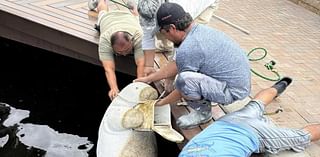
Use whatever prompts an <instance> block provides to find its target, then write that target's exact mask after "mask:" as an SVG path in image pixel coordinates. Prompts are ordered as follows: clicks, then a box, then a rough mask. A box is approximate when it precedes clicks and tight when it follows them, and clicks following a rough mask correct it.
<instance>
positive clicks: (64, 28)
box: [0, 1, 98, 43]
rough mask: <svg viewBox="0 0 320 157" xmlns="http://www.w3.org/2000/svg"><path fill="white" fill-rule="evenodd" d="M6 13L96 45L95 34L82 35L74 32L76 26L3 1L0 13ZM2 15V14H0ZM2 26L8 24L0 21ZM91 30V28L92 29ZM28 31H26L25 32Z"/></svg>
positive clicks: (76, 31) (77, 31)
mask: <svg viewBox="0 0 320 157" xmlns="http://www.w3.org/2000/svg"><path fill="white" fill-rule="evenodd" d="M1 10H2V11H4V10H5V12H8V13H10V14H13V15H16V16H19V17H23V18H25V19H27V20H29V21H32V22H36V23H39V24H42V25H46V26H50V27H51V28H53V29H57V30H59V31H61V32H65V33H67V34H70V35H73V36H76V37H79V38H82V39H84V40H87V41H89V42H94V43H98V38H97V33H94V34H88V33H87V32H86V33H83V32H81V31H79V30H75V29H74V28H75V27H76V25H74V24H65V23H66V22H65V21H63V20H59V19H55V18H52V17H51V18H50V16H48V15H43V14H39V13H38V12H36V11H33V10H32V9H28V8H26V7H23V6H20V5H16V4H13V3H10V2H7V1H3V2H2V3H1V4H0V11H1ZM1 14H2V13H1ZM2 22H3V23H4V24H5V23H8V21H2ZM92 30H93V28H92ZM25 31H28V30H25Z"/></svg>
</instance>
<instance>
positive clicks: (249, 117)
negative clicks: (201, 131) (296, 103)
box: [219, 100, 311, 154]
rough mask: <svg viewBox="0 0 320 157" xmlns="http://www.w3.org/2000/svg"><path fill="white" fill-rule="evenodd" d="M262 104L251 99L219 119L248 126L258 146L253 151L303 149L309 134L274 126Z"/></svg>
mask: <svg viewBox="0 0 320 157" xmlns="http://www.w3.org/2000/svg"><path fill="white" fill-rule="evenodd" d="M263 113H264V105H263V103H262V102H260V101H258V100H252V101H251V102H249V103H248V104H247V105H246V106H245V107H244V108H242V109H240V110H238V111H236V112H233V113H230V114H228V115H226V116H224V117H222V118H221V119H219V120H222V121H227V122H231V123H236V124H237V123H239V124H241V125H245V126H248V127H249V128H251V129H252V131H253V132H255V133H256V135H257V137H258V139H259V142H260V146H259V150H258V151H257V152H255V153H264V152H267V153H271V154H275V153H278V152H279V151H282V150H290V149H292V150H293V151H296V152H301V151H303V150H304V149H305V148H306V147H307V146H308V145H309V144H310V140H311V135H310V133H308V132H307V131H305V130H303V129H288V128H280V127H276V126H275V125H274V124H273V123H272V122H271V121H269V120H268V119H267V117H265V116H264V115H263Z"/></svg>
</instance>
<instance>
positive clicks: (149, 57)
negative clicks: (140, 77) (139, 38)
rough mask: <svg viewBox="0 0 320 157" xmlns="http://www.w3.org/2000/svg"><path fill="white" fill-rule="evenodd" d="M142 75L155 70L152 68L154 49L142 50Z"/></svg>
mask: <svg viewBox="0 0 320 157" xmlns="http://www.w3.org/2000/svg"><path fill="white" fill-rule="evenodd" d="M143 53H144V70H143V72H144V76H148V75H150V74H151V73H154V72H156V71H155V69H154V57H155V50H144V51H143Z"/></svg>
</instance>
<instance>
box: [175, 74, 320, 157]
mask: <svg viewBox="0 0 320 157" xmlns="http://www.w3.org/2000/svg"><path fill="white" fill-rule="evenodd" d="M291 82H292V79H291V78H289V77H284V78H283V79H281V80H280V81H278V82H277V83H275V84H274V85H273V86H272V87H270V88H267V89H264V90H261V91H260V92H258V94H256V95H255V97H254V98H253V99H252V100H251V101H250V102H249V103H248V104H247V105H246V106H245V107H244V108H242V109H240V110H238V111H235V112H232V113H229V114H227V115H225V116H223V117H221V118H219V119H218V120H217V121H215V122H214V123H213V124H211V125H209V126H208V127H207V128H206V129H204V130H203V131H202V132H201V133H199V134H198V135H196V136H195V137H193V138H192V139H191V140H190V141H189V142H188V143H187V144H186V145H185V147H184V148H183V149H182V151H181V152H180V155H179V157H191V156H233V157H249V156H250V155H251V154H252V153H270V154H276V153H278V152H280V151H282V150H293V151H295V152H301V151H303V150H304V149H305V148H306V147H307V146H308V145H309V144H310V142H313V141H317V140H319V139H320V124H311V125H308V126H306V127H304V128H302V129H290V128H280V127H277V126H275V125H274V124H273V123H272V122H271V121H270V120H268V119H267V117H265V116H264V115H263V114H264V112H265V107H266V106H267V105H268V104H270V103H271V102H272V101H273V100H274V98H276V97H278V96H279V95H280V94H281V93H282V92H283V91H284V90H285V89H286V88H287V86H289V85H290V83H291Z"/></svg>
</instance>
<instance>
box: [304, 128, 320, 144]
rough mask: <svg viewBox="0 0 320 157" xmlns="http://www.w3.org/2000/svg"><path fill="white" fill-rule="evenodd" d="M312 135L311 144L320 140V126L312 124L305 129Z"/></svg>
mask: <svg viewBox="0 0 320 157" xmlns="http://www.w3.org/2000/svg"><path fill="white" fill-rule="evenodd" d="M303 129H304V130H306V131H307V132H309V133H310V134H311V142H314V141H317V140H319V139H320V124H311V125H308V126H306V127H304V128H303Z"/></svg>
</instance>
